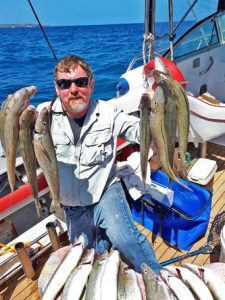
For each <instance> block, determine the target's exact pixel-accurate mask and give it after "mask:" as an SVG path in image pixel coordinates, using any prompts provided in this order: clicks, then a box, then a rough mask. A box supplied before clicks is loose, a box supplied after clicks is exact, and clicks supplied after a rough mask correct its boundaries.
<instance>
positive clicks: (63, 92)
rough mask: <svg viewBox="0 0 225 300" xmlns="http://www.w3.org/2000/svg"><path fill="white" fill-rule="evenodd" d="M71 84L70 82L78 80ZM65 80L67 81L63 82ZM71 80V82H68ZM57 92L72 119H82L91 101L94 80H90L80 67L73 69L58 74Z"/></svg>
mask: <svg viewBox="0 0 225 300" xmlns="http://www.w3.org/2000/svg"><path fill="white" fill-rule="evenodd" d="M78 78H79V80H77V81H76V82H72V83H71V82H70V80H76V79H78ZM63 79H65V81H64V80H63ZM67 80H69V81H67ZM57 82H58V84H56V92H57V95H58V96H59V97H60V98H61V101H62V105H63V108H64V110H65V111H66V113H67V114H68V116H69V117H70V118H73V119H75V118H82V117H83V116H84V115H85V114H86V112H87V110H88V106H89V100H90V97H91V94H92V91H93V87H94V79H92V80H90V79H89V78H88V75H87V73H86V72H85V71H84V70H83V69H82V68H81V67H80V66H76V67H73V66H72V67H71V68H70V70H69V72H58V73H57V78H56V83H57Z"/></svg>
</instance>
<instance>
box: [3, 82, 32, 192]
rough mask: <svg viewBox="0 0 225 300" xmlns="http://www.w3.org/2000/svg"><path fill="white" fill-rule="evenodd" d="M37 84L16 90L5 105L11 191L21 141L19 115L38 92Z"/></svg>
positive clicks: (7, 161)
mask: <svg viewBox="0 0 225 300" xmlns="http://www.w3.org/2000/svg"><path fill="white" fill-rule="evenodd" d="M36 90H37V88H36V87H35V86H29V87H25V88H22V89H20V90H18V91H16V92H15V93H14V94H13V95H12V96H11V97H9V100H8V101H7V103H6V104H5V105H4V107H3V111H4V112H5V115H4V117H3V121H1V122H4V131H3V135H4V137H3V145H4V151H5V155H6V163H7V174H8V181H9V185H10V189H11V192H13V191H14V185H15V171H16V167H15V165H16V153H17V147H18V142H19V117H20V115H21V113H22V112H23V110H24V109H25V108H26V107H27V106H28V105H29V104H28V102H29V100H30V99H31V98H32V97H33V96H34V94H35V93H36Z"/></svg>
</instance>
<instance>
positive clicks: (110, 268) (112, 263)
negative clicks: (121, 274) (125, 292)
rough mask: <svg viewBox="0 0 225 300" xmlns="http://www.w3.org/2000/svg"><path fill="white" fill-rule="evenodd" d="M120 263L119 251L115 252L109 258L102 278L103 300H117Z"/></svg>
mask: <svg viewBox="0 0 225 300" xmlns="http://www.w3.org/2000/svg"><path fill="white" fill-rule="evenodd" d="M119 262H120V255H119V251H118V250H114V251H113V252H112V254H111V255H110V256H109V258H108V261H107V263H106V266H105V271H104V274H103V277H102V283H101V299H107V300H117V275H118V270H119ZM109 291H110V293H109Z"/></svg>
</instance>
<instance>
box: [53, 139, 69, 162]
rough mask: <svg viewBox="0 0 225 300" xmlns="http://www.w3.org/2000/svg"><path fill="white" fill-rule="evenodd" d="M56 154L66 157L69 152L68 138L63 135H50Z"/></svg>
mask: <svg viewBox="0 0 225 300" xmlns="http://www.w3.org/2000/svg"><path fill="white" fill-rule="evenodd" d="M52 139H53V143H54V146H55V152H56V155H57V156H59V157H68V155H69V152H70V139H69V138H68V137H67V136H65V135H58V134H53V135H52Z"/></svg>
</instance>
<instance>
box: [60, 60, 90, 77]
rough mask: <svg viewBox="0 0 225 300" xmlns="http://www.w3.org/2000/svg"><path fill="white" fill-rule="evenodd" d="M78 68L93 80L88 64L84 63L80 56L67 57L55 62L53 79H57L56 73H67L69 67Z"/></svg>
mask: <svg viewBox="0 0 225 300" xmlns="http://www.w3.org/2000/svg"><path fill="white" fill-rule="evenodd" d="M76 66H80V67H81V68H82V69H83V70H84V71H85V72H86V73H87V75H88V77H89V78H90V79H92V78H93V72H92V69H91V67H90V66H89V64H88V63H86V62H85V61H84V60H83V59H82V58H81V57H80V56H76V55H68V56H65V57H63V58H62V59H61V60H60V61H58V62H57V64H56V66H55V69H54V79H56V78H57V73H58V72H69V70H70V69H71V67H76Z"/></svg>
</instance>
